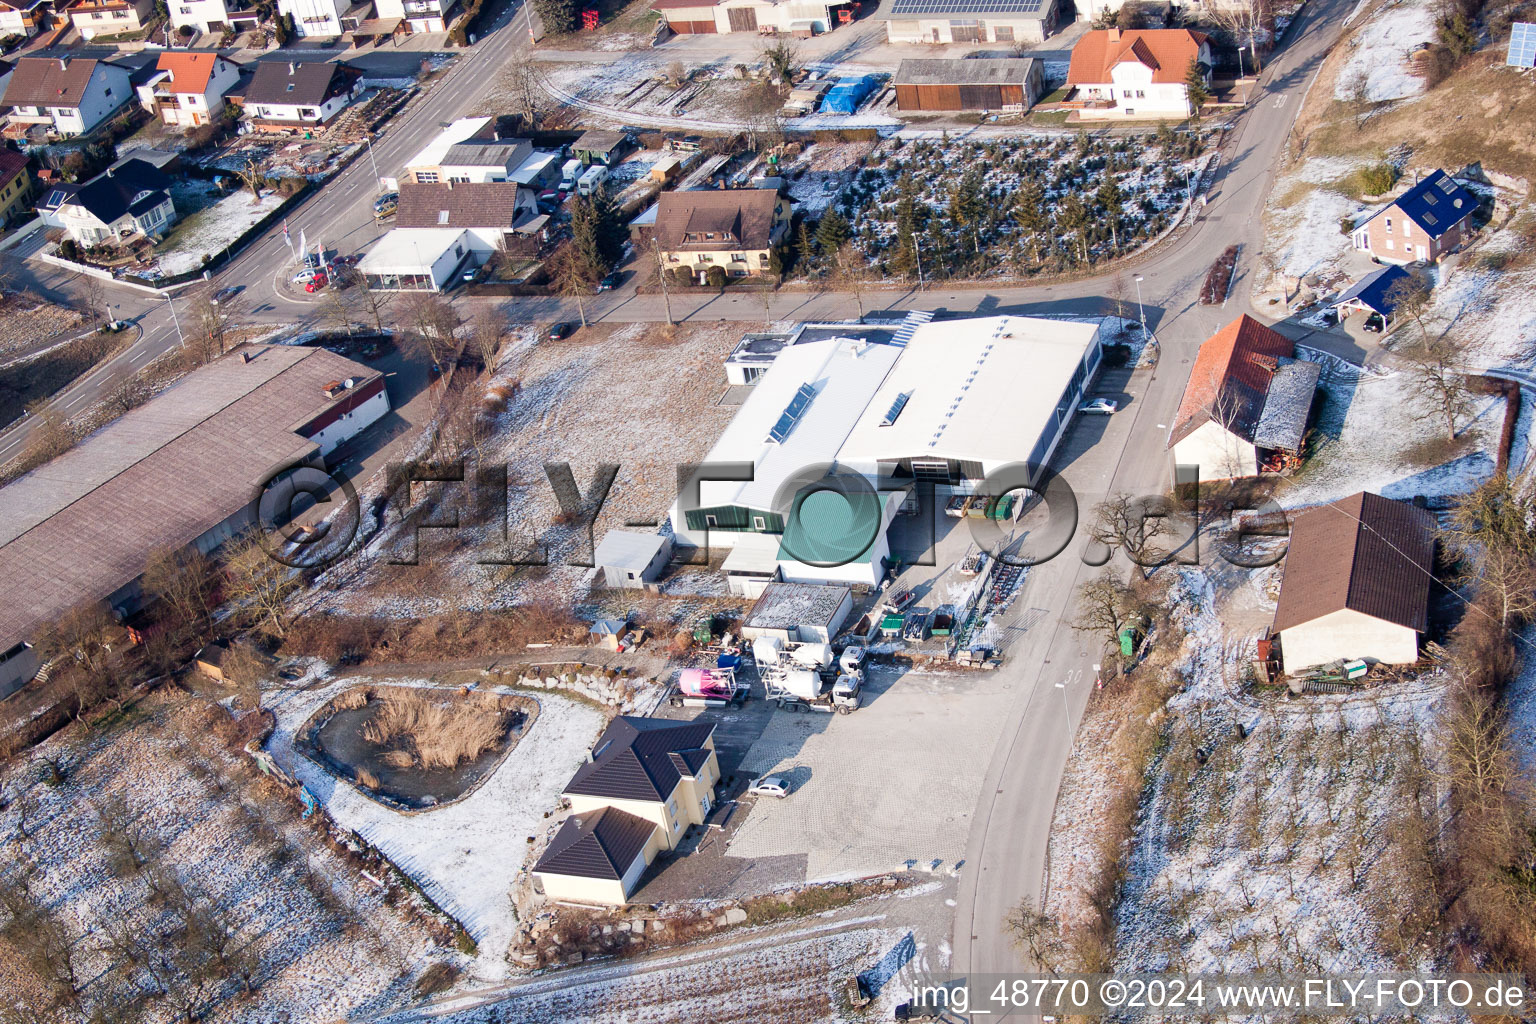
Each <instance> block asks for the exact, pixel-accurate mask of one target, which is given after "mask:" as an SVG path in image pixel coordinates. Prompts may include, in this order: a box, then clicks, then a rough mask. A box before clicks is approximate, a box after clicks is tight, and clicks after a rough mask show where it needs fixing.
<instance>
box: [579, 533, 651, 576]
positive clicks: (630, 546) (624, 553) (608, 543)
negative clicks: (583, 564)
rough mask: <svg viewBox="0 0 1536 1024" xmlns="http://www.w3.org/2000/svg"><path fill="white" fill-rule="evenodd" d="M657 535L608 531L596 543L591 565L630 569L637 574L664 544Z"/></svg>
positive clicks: (648, 563) (649, 562)
mask: <svg viewBox="0 0 1536 1024" xmlns="http://www.w3.org/2000/svg"><path fill="white" fill-rule="evenodd" d="M666 540H667V539H666V538H665V537H663V536H662V535H661V534H659V533H636V532H635V531H633V530H609V531H608V532H607V533H605V534H603V539H602V540H601V541H599V542H598V545H597V550H596V551H594V552H593V553H592V561H593V564H595V565H599V566H603V565H611V566H613V567H614V568H615V569H632V570H634V571H635V572H639V571H640V570H641V569H644V568H645V567H646V566H648V565H650V564H651V559H653V558H655V557H656V552H657V551H659V550H661V546H662V545H663V544H665V543H666Z"/></svg>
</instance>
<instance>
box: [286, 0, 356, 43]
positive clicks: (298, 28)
mask: <svg viewBox="0 0 1536 1024" xmlns="http://www.w3.org/2000/svg"><path fill="white" fill-rule="evenodd" d="M351 6H352V5H351V4H349V3H347V2H346V0H277V10H278V13H279V14H287V15H290V16H291V17H292V18H293V31H294V32H295V33H296V34H297V35H301V36H339V35H341V34H342V33H343V32H346V31H349V30H350V29H354V28H356V27H357V25H358V22H359V21H360V20H361V19H360V18H355V17H349V16H348V15H347V12H348V11H349V10H350V9H351Z"/></svg>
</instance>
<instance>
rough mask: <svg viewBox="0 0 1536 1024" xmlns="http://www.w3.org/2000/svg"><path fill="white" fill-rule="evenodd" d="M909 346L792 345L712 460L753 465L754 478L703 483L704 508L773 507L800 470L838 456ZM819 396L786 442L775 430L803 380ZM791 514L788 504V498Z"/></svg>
mask: <svg viewBox="0 0 1536 1024" xmlns="http://www.w3.org/2000/svg"><path fill="white" fill-rule="evenodd" d="M902 351H903V350H902V349H898V348H895V347H893V346H890V345H870V344H860V343H857V342H849V341H846V340H842V341H815V342H808V343H806V344H803V345H791V346H790V347H788V348H787V349H785V350H784V351H783V352H782V353H780V355H779V357H778V358H777V359H776V360H774V362H773V365H772V366H770V367H769V368H768V370H767V372H765V373H764V374H763V375H762V377H760V378H759V379H758V382H757V384H756V385H755V386H754V387H753V389H752V394H751V395H750V396H749V397H748V398H747V400H746V402H745V403H743V404H742V407H741V410H740V411H739V412H737V414H736V418H735V419H733V420H731V422H730V425H729V426H727V427H726V428H725V432H724V433H723V434H721V435H720V440H718V441H716V442H715V446H714V447H713V448H711V449H710V450H709V455H708V456H707V457H706V458H705V461H706V462H712V463H714V462H750V463H753V464H754V465H755V466H756V467H757V470H756V475H755V478H754V479H753V480H751V481H749V482H746V483H731V482H720V481H704V482H703V483H701V484H700V485H699V498H700V500H699V505H700V507H701V508H708V507H712V506H716V505H740V506H743V507H745V508H760V509H770V508H773V507H774V497H775V495H776V494H777V493H778V490H779V487H780V486H781V485H782V484H783V483H784V482H785V481H786V480H788V479H789V478H790V477H791V476H793V475H794V474H795V473H796V472H798V471H799V470H802V469H804V468H806V467H808V466H812V465H815V464H816V463H829V462H832V461H833V460H834V459H835V458H837V454H838V449H839V448H840V447H842V444H843V440H844V438H846V437H847V436H848V432H849V430H851V429H852V428H853V425H854V423H855V422H857V420H858V417H859V414H860V413H861V412H862V411H863V410H864V407H865V406H866V405H868V404H869V400H870V397H871V396H872V395H874V394H875V393H876V392H877V391H879V389H880V382H881V381H883V380H885V379H886V375H887V374H888V373H890V371H891V367H892V366H893V365H895V364H896V362H897V359H898V358H899V357H900V356H901V353H902ZM807 384H808V385H810V386H811V387H812V388H814V389H815V391H816V397H815V398H813V399H812V400H811V402H810V404H809V405H808V406H807V407H806V408H805V410H804V412H803V413H801V415H800V417H799V419H798V420H797V421H796V423H795V425H794V428H793V429H792V430H791V431H790V432H789V434H788V435H787V436H786V437H785V439H784V441H783V442H782V443H774V442H772V441H769V440H768V434H769V431H771V430H772V429H773V427H774V424H775V423H777V422H778V420H779V417H780V416H782V415H783V414H784V410H785V408H786V407H787V406H788V405H789V403H790V400H791V399H792V398H794V397H795V393H796V392H797V391H798V390H799V389H800V387H801V386H802V385H807ZM783 505H784V510H785V511H787V510H788V507H789V502H788V501H787V500H786V501H785V502H784V503H783Z"/></svg>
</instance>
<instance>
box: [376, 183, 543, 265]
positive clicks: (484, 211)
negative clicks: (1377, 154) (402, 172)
mask: <svg viewBox="0 0 1536 1024" xmlns="http://www.w3.org/2000/svg"><path fill="white" fill-rule="evenodd" d="M538 215H539V204H538V199H537V197H536V196H535V194H534V192H533V190H532V189H529V188H524V187H523V186H521V185H519V184H517V183H516V182H511V181H486V182H470V183H467V184H454V183H452V182H445V183H443V184H440V185H418V184H416V183H415V182H409V181H408V182H403V183H402V184H401V185H400V203H399V207H398V209H397V211H396V213H395V230H396V231H407V230H419V229H438V228H463V229H465V230H467V231H468V232H469V235H470V245H471V246H472V248H473V249H474V252H475V256H476V261H477V262H480V263H483V262H485V260H486V259H487V258H489V257H490V255H491V253H493V252H496V251H497V250H504V249H507V248H508V247H509V242H511V241H513V239H515V238H516V237H517V232H516V230H515V229H516V228H517V227H518V226H519V225H521V224H526V223H527V222H528V221H530V220H532V219H533V218H534V217H537V216H538Z"/></svg>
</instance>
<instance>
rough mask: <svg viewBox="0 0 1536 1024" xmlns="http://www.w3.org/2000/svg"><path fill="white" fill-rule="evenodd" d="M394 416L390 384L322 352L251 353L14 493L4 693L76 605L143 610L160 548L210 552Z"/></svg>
mask: <svg viewBox="0 0 1536 1024" xmlns="http://www.w3.org/2000/svg"><path fill="white" fill-rule="evenodd" d="M388 411H389V396H388V394H387V393H386V391H385V389H384V377H383V375H382V374H380V373H378V372H377V371H374V370H371V369H369V368H368V367H366V366H363V365H362V364H360V363H356V362H353V361H352V360H350V359H345V358H343V357H341V356H339V355H335V354H334V353H331V352H327V351H326V350H324V349H319V348H307V347H301V346H292V345H255V346H244V347H242V348H240V349H237V350H236V351H235V352H232V353H230V354H228V355H226V356H224V357H222V358H220V359H218V360H215V361H214V362H212V363H209V364H208V365H207V366H204V367H202V368H200V369H198V370H196V371H194V372H192V373H190V374H188V375H187V376H186V377H185V378H183V379H182V380H181V381H179V382H178V383H177V384H176V385H175V386H173V387H172V388H170V389H169V390H167V391H166V392H165V393H164V394H162V395H159V396H158V397H156V398H154V399H152V400H151V401H149V402H147V403H146V404H144V405H142V406H140V407H139V408H137V409H134V410H133V411H131V412H129V413H127V414H126V415H124V416H122V417H120V418H118V419H117V420H115V421H113V422H112V423H110V424H108V425H107V426H106V427H103V428H102V429H101V430H99V431H97V432H96V433H94V434H92V435H91V436H90V437H88V438H86V439H85V440H84V441H82V442H81V443H80V444H79V445H77V446H76V447H74V448H73V449H71V450H70V451H68V452H66V453H65V454H63V455H61V456H59V457H58V458H56V459H53V460H52V461H50V462H48V463H45V464H44V465H42V466H40V467H38V468H37V469H34V470H33V471H31V472H30V473H28V474H27V475H25V476H23V477H22V478H21V479H19V480H17V481H16V482H15V483H12V484H10V485H9V486H7V487H4V488H0V579H3V580H5V581H6V587H5V599H4V601H0V696H4V695H6V694H8V693H11V692H13V691H15V690H16V689H18V688H19V687H20V686H22V685H23V684H24V683H25V682H26V681H27V680H29V679H31V678H32V676H33V675H35V674H36V673H37V670H38V668H39V667H40V666H39V664H38V661H37V658H36V656H35V655H34V652H33V650H32V648H31V646H30V643H29V641H32V640H34V639H35V638H36V636H37V634H38V632H39V631H41V630H42V629H43V628H45V627H46V626H47V625H49V624H50V623H52V622H54V621H56V620H57V619H58V618H59V616H60V615H62V614H63V613H64V612H66V611H68V610H69V609H71V608H73V607H76V606H77V605H80V604H82V603H85V602H91V601H105V602H107V603H108V604H109V605H112V606H113V607H114V608H117V609H119V610H124V609H130V608H131V605H132V603H133V602H134V600H135V599H136V597H137V585H138V580H139V577H140V575H141V574H142V573H143V571H144V565H145V562H146V560H147V559H148V557H149V555H150V553H151V552H153V551H155V550H157V549H160V548H167V547H170V548H180V547H185V546H191V545H195V546H196V547H198V548H199V549H200V550H202V551H205V552H206V551H210V550H212V549H213V548H215V547H217V546H218V545H219V544H220V543H222V542H223V541H224V540H226V539H227V538H228V537H230V536H231V535H232V534H233V533H235V532H238V530H239V529H241V528H243V527H244V526H246V525H248V524H249V522H250V505H251V501H252V498H253V496H254V494H255V493H256V487H257V486H258V485H259V484H261V483H262V482H263V481H264V480H266V479H267V478H268V477H269V476H270V475H271V474H272V473H273V472H274V471H276V470H279V469H282V468H284V467H287V466H292V465H295V464H298V463H304V462H307V463H316V462H320V463H323V460H324V457H325V456H326V455H328V454H329V453H330V452H332V451H333V450H335V448H336V447H337V446H338V445H340V444H341V443H342V442H344V441H346V440H348V439H349V438H351V437H353V436H354V435H356V434H357V433H358V432H360V431H361V430H362V429H363V428H364V427H366V426H368V425H369V424H370V423H373V422H374V421H375V420H377V419H379V417H381V416H383V415H384V414H385V413H386V412H388Z"/></svg>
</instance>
